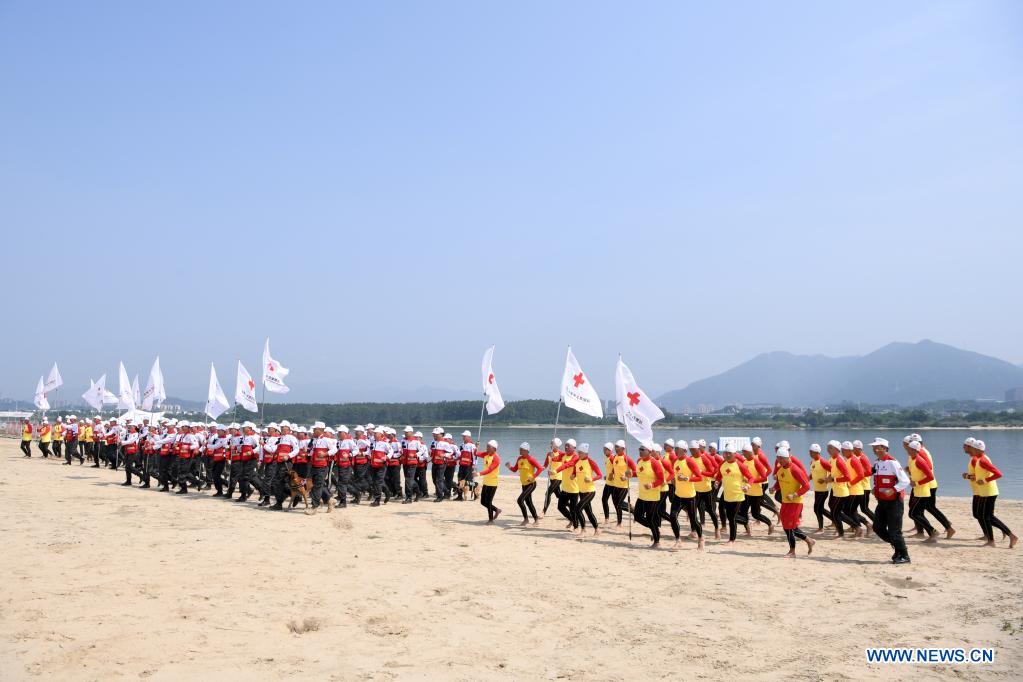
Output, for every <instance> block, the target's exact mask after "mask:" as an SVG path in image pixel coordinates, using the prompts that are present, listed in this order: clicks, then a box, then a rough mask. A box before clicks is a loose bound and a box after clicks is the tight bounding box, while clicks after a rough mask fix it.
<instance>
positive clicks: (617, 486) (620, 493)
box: [604, 440, 636, 528]
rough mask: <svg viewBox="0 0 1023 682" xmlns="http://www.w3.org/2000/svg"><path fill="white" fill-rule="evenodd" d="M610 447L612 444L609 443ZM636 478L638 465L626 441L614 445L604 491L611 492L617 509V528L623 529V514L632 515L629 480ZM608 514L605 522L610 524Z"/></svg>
mask: <svg viewBox="0 0 1023 682" xmlns="http://www.w3.org/2000/svg"><path fill="white" fill-rule="evenodd" d="M608 445H610V443H608ZM635 477H636V463H635V462H633V461H632V458H631V457H629V455H628V453H627V452H626V450H625V441H624V440H619V441H616V442H615V444H614V455H613V456H612V457H611V460H610V463H609V465H608V467H607V472H606V475H605V476H604V490H608V489H610V490H611V503H612V504H613V505H614V508H615V519H616V525H615V527H616V528H621V527H622V512H623V511H625V512H629V513H630V514H631V513H632V510H630V509H629V502H628V497H629V479H630V478H635ZM609 520H610V519H609V517H608V512H607V510H606V509H605V510H604V521H605V522H609Z"/></svg>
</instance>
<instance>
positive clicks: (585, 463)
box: [562, 458, 596, 493]
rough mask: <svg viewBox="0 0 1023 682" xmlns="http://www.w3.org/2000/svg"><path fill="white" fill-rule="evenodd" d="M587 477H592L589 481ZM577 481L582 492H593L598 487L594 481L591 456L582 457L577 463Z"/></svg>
mask: <svg viewBox="0 0 1023 682" xmlns="http://www.w3.org/2000/svg"><path fill="white" fill-rule="evenodd" d="M586 479H590V480H589V482H587V481H586ZM575 482H576V485H578V486H579V492H581V493H592V492H593V491H594V490H595V489H596V486H595V485H594V483H593V467H591V466H590V460H589V458H586V459H580V460H579V461H578V462H576V463H575ZM562 485H564V484H562Z"/></svg>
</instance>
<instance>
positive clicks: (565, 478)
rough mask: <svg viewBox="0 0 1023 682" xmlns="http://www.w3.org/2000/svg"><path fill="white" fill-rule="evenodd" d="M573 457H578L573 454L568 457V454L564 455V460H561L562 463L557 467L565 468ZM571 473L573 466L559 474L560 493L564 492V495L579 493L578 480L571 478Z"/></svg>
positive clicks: (573, 470)
mask: <svg viewBox="0 0 1023 682" xmlns="http://www.w3.org/2000/svg"><path fill="white" fill-rule="evenodd" d="M573 457H578V455H575V454H572V455H569V454H568V453H565V457H564V459H563V460H562V462H561V463H560V464H559V465H558V466H565V465H566V464H568V463H569V462H571V461H572V458H573ZM573 473H575V466H574V465H573V466H570V467H568V468H567V469H565V470H564V471H562V472H561V474H562V475H561V491H562V492H566V493H577V492H579V479H578V478H572V474H573Z"/></svg>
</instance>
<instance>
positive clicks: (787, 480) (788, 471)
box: [774, 448, 814, 557]
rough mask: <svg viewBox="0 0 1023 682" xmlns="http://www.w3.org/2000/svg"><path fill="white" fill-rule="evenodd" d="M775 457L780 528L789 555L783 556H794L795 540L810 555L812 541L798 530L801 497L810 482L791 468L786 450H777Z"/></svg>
mask: <svg viewBox="0 0 1023 682" xmlns="http://www.w3.org/2000/svg"><path fill="white" fill-rule="evenodd" d="M775 456H777V457H778V459H779V460H780V461H779V462H778V470H777V471H776V472H775V474H774V475H775V478H776V483H775V489H776V490H777V491H778V492H779V493H781V514H780V516H781V527H782V528H783V529H784V530H785V539H786V540H788V541H789V553H788V554H786V555H785V556H789V557H795V556H796V540H797V539H798V540H802V541H803V542H805V543H806V553H807V554H810V553H811V552H813V545H814V541H813V540H811V539H810V538H808V537H806V533H804V532H803V531H801V530H800V529H799V521H800V520H801V518H802V516H803V495H805V494H806V493H808V492H810V481H808V480H807V478H806V474H805V473H804V472H803V470H802V469H800V468H798V467H795V466H792V464H791V463H790V461H789V449H788V448H778V451H777V452H776V453H775Z"/></svg>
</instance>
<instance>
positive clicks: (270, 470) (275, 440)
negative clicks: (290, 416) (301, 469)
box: [259, 422, 287, 507]
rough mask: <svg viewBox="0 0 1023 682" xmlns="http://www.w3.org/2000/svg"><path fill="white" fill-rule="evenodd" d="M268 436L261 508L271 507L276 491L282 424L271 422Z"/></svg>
mask: <svg viewBox="0 0 1023 682" xmlns="http://www.w3.org/2000/svg"><path fill="white" fill-rule="evenodd" d="M284 423H285V424H286V423H287V422H284ZM266 434H267V435H266V438H265V439H264V440H263V471H262V480H263V499H261V500H260V501H259V506H260V507H269V506H270V494H271V493H272V492H274V491H275V490H276V487H275V485H276V483H277V468H278V466H279V461H280V460H279V459H278V457H277V449H278V447H279V445H280V442H281V424H278V423H277V422H270V423H269V424H267V425H266Z"/></svg>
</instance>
